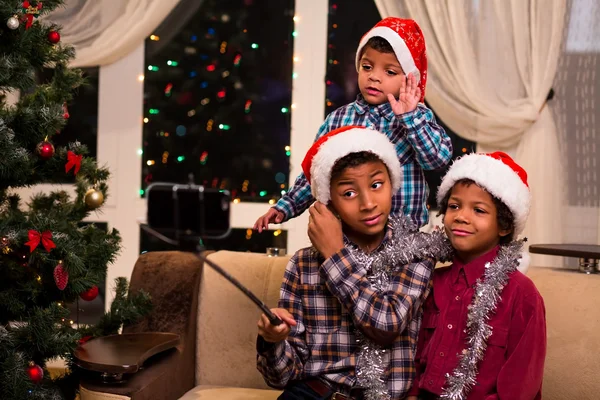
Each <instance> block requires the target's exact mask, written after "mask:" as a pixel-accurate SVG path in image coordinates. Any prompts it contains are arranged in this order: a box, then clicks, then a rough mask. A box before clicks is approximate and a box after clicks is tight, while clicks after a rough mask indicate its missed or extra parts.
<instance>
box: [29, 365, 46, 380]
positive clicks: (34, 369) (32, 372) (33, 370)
mask: <svg viewBox="0 0 600 400" xmlns="http://www.w3.org/2000/svg"><path fill="white" fill-rule="evenodd" d="M27 375H29V379H31V381H32V382H33V383H40V382H41V381H42V379H44V370H43V369H42V367H40V366H39V365H37V364H35V363H34V362H33V361H32V362H30V363H29V367H27Z"/></svg>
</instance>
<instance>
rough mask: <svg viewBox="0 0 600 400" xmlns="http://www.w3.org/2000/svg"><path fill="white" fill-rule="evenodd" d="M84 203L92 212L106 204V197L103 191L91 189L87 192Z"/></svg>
mask: <svg viewBox="0 0 600 400" xmlns="http://www.w3.org/2000/svg"><path fill="white" fill-rule="evenodd" d="M84 201H85V205H86V206H88V208H89V209H90V210H93V209H96V208H98V207H100V206H101V205H102V203H104V195H103V194H102V192H101V191H99V190H96V189H94V188H91V189H89V190H88V191H87V192H85V197H84Z"/></svg>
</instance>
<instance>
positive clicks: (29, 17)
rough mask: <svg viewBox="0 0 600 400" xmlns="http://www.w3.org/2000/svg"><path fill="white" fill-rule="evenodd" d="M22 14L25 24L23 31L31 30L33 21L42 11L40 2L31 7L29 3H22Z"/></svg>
mask: <svg viewBox="0 0 600 400" xmlns="http://www.w3.org/2000/svg"><path fill="white" fill-rule="evenodd" d="M22 7H23V12H24V13H25V20H26V21H27V24H25V29H29V28H31V25H33V19H34V18H37V17H38V16H39V15H40V11H41V10H42V2H41V1H38V3H37V5H36V6H35V7H34V6H32V5H31V4H30V3H29V1H24V2H23V6H22Z"/></svg>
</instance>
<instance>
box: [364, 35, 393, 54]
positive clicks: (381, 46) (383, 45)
mask: <svg viewBox="0 0 600 400" xmlns="http://www.w3.org/2000/svg"><path fill="white" fill-rule="evenodd" d="M367 48H371V49H373V50H375V51H378V52H380V53H393V52H394V49H393V48H392V45H391V44H390V43H389V42H388V41H387V40H385V39H384V38H382V37H380V36H374V37H372V38H371V39H369V41H368V42H367V43H366V44H365V45H364V46H363V48H362V50H361V52H360V56H361V57H362V55H363V54H364V52H365V51H366V50H367Z"/></svg>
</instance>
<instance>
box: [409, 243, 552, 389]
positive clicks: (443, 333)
mask: <svg viewBox="0 0 600 400" xmlns="http://www.w3.org/2000/svg"><path fill="white" fill-rule="evenodd" d="M497 253H498V247H496V248H494V249H493V250H492V251H490V252H489V253H487V254H485V255H483V256H481V257H479V258H478V259H476V260H474V261H472V262H470V263H468V264H464V263H462V262H460V261H459V260H458V259H455V260H454V263H453V264H452V265H451V266H450V267H444V268H438V269H436V270H435V271H434V275H433V295H430V296H429V297H428V298H427V300H426V301H425V305H424V315H423V323H422V325H421V331H420V334H419V340H418V348H417V354H416V360H415V361H416V368H417V375H416V379H415V382H414V384H413V388H412V389H411V392H410V394H412V395H417V394H418V395H420V396H421V397H423V398H424V399H428V398H435V397H436V396H438V395H440V394H441V393H442V388H443V387H444V386H445V383H446V374H450V373H452V371H453V370H454V368H455V367H456V366H457V364H458V358H457V357H458V355H459V354H461V353H462V351H463V349H464V348H465V346H466V336H467V334H466V322H467V313H468V308H467V307H468V306H469V304H471V301H472V299H473V292H474V290H473V287H474V286H475V283H476V282H477V279H479V278H482V279H483V273H484V270H485V264H486V263H487V262H492V261H493V260H494V257H496V254H497ZM501 298H502V299H501V300H500V301H499V303H498V304H497V307H496V312H495V314H493V315H492V317H491V318H490V320H489V322H488V323H489V324H490V326H491V327H492V330H493V333H492V336H490V338H489V339H488V342H487V350H486V352H485V356H484V358H483V359H482V360H481V362H480V363H479V373H478V374H477V384H476V385H474V386H473V387H472V388H471V391H470V392H469V396H468V397H467V400H534V399H535V400H539V399H541V398H542V392H541V389H542V376H543V372H544V359H545V357H546V312H545V309H544V302H543V300H542V296H541V295H540V293H539V292H538V291H537V289H536V287H535V285H534V284H533V282H532V281H531V280H530V279H529V278H527V277H526V276H525V275H523V274H522V273H521V272H519V271H515V272H514V273H512V274H511V275H510V278H509V281H508V283H507V285H506V286H505V287H504V289H503V290H502V294H501Z"/></svg>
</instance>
